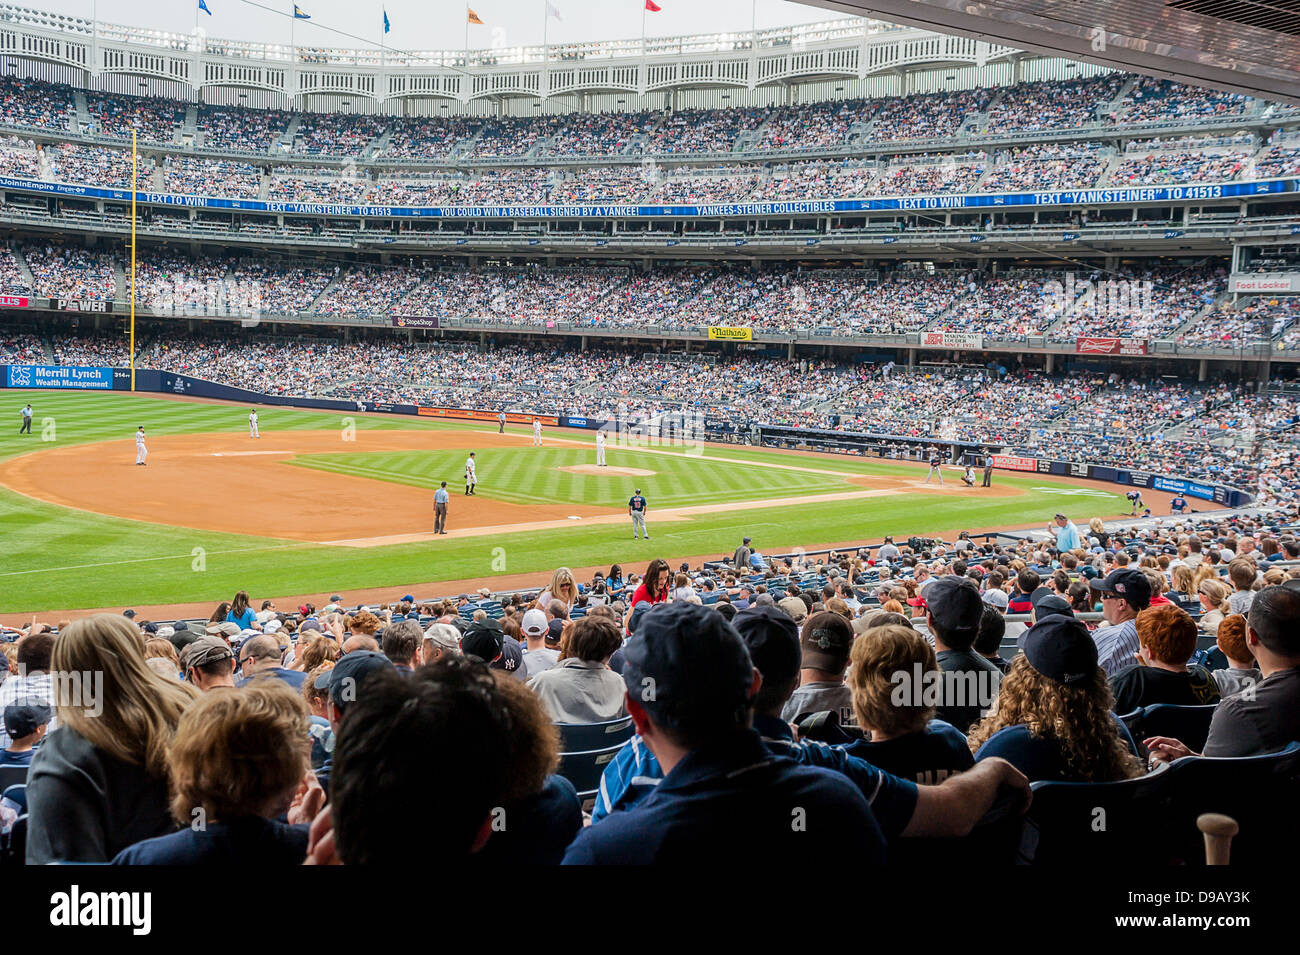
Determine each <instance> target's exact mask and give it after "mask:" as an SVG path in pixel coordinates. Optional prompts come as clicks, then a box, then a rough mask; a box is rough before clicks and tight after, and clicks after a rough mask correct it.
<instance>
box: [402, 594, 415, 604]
mask: <svg viewBox="0 0 1300 955" xmlns="http://www.w3.org/2000/svg"><path fill="white" fill-rule="evenodd" d="M402 603H404V604H413V603H415V597H413V596H412V595H411V594H407V595H406V596H405V597H403V598H402Z"/></svg>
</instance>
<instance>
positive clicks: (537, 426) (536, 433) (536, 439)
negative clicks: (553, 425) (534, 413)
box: [533, 418, 542, 448]
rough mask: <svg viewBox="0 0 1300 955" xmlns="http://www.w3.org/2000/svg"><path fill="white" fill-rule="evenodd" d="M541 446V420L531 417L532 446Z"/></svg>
mask: <svg viewBox="0 0 1300 955" xmlns="http://www.w3.org/2000/svg"><path fill="white" fill-rule="evenodd" d="M541 446H542V421H541V419H540V418H534V419H533V447H535V448H540V447H541Z"/></svg>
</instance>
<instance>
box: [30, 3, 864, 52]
mask: <svg viewBox="0 0 1300 955" xmlns="http://www.w3.org/2000/svg"><path fill="white" fill-rule="evenodd" d="M206 2H207V5H208V8H209V9H210V10H211V11H212V16H208V15H207V14H205V13H199V14H198V23H199V26H200V28H202V29H203V30H204V31H205V32H206V34H207V35H208V36H210V37H222V38H225V39H233V40H261V41H266V42H280V43H288V42H289V29H290V20H289V18H288V17H287V16H285V15H284V14H287V13H288V12H289V11H290V10H291V9H292V0H251V2H250V0H206ZM656 2H657V3H658V4H659V6H660V7H662V11H661V12H659V13H647V14H645V24H646V34H647V35H648V36H673V35H678V34H684V33H721V32H731V31H747V30H749V29H750V23H751V16H752V17H754V19H756V20H757V23H758V27H759V29H763V28H765V27H775V26H788V25H790V24H795V23H815V22H817V21H819V20H833V19H839V18H840V15H839V14H836V13H835V12H833V11H829V10H825V9H820V8H818V7H810V6H804V5H803V4H799V3H787V2H784V0H756V2H752V0H656ZM551 3H552V4H553V6H554V7H555V8H556V9H557V10H558V11H559V13H560V16H561V18H562V19H560V20H556V19H555V18H554V17H550V18H549V19H548V21H547V26H546V31H547V33H546V38H547V41H548V42H552V43H571V42H581V41H586V40H607V39H619V38H626V37H639V36H640V35H641V11H642V9H643V6H644V4H643V0H551ZM24 5H28V4H24ZM29 5H30V6H33V7H36V8H38V9H41V10H46V11H49V12H51V13H63V14H71V15H74V16H85V17H90V16H92V15H97V16H98V17H99V19H101V20H103V21H105V22H109V23H122V24H129V25H131V26H141V27H152V28H155V29H158V30H166V31H171V32H176V33H191V32H193V30H194V23H195V13H196V11H197V10H198V0H36V2H34V3H30V4H29ZM298 5H299V6H300V7H301V8H302V10H303V11H304V12H305V13H308V14H310V15H311V19H310V20H299V21H297V23H296V25H295V28H296V33H295V38H296V42H297V43H298V45H299V46H344V47H346V46H363V45H370V46H376V45H378V42H379V36H380V31H381V29H382V26H381V25H382V22H383V14H382V12H381V11H382V9H385V8H386V9H387V11H388V19H389V21H390V23H391V24H392V30H391V32H390V33H389V34H388V36H387V37H386V39H385V42H386V43H387V45H388V46H390V47H393V48H396V49H408V50H430V49H458V48H460V47H461V46H463V45H464V42H465V4H464V3H463V2H456V0H382V2H381V0H298ZM469 6H470V7H471V8H472V9H473V10H474V12H475V13H477V14H478V16H479V19H481V20H482V21H483V23H484V25H483V26H471V27H470V29H469V42H470V46H472V47H476V48H478V47H492V46H518V45H529V44H534V43H541V42H542V21H543V16H544V11H545V9H546V0H470V3H469ZM262 7H265V8H269V9H261V8H262ZM272 11H283V12H282V13H276V12H272ZM325 28H332V29H333V30H337V31H342V32H343V33H345V34H352V35H353V36H356V37H364V38H366V39H367V40H369V43H368V44H363V43H361V42H360V41H358V40H355V39H352V38H351V37H348V36H342V35H339V33H335V32H331V30H330V29H325Z"/></svg>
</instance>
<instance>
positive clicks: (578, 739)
mask: <svg viewBox="0 0 1300 955" xmlns="http://www.w3.org/2000/svg"><path fill="white" fill-rule="evenodd" d="M556 726H557V727H558V728H559V730H560V768H559V774H560V775H561V776H563V777H564V778H565V779H567V780H568V781H569V782H571V783H573V788H574V789H576V790H578V798H579V799H582V800H584V801H585V800H586V799H587V798H588V797H590V796H594V795H595V794H596V791H597V790H598V789H599V788H600V777H601V774H602V773H604V772H605V767H606V766H607V765H609V762H610V760H612V759H613V758H614V756H615V754H616V753H617V752H618V751H619V750H620V749H622V748H623V744H624V743H626V742H627V741H628V740H629V739H631V738H632V735H633V734H634V733H635V732H636V727H635V726H634V725H633V723H632V717H630V716H623V717H620V718H618V719H616V720H610V721H609V722H607V723H557V724H556Z"/></svg>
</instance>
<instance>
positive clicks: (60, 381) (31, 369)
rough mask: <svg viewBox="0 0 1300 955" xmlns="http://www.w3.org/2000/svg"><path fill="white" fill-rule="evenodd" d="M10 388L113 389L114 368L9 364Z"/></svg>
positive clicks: (8, 378) (7, 372)
mask: <svg viewBox="0 0 1300 955" xmlns="http://www.w3.org/2000/svg"><path fill="white" fill-rule="evenodd" d="M5 368H6V371H5V382H6V384H7V385H8V386H9V387H10V388H91V389H95V390H100V391H112V390H113V369H112V368H70V367H63V366H60V365H7V366H5Z"/></svg>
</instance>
